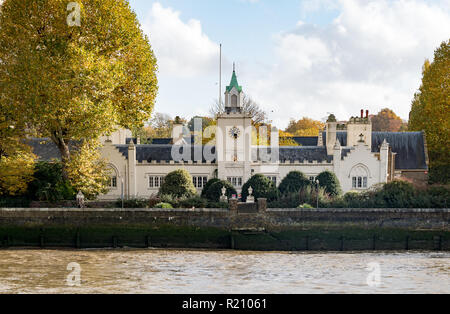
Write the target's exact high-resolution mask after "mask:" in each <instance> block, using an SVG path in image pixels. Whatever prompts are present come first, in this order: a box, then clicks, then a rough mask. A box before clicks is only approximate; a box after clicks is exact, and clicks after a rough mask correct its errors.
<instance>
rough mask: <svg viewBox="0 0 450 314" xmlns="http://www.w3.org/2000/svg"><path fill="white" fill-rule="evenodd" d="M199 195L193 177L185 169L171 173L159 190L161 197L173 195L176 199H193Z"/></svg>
mask: <svg viewBox="0 0 450 314" xmlns="http://www.w3.org/2000/svg"><path fill="white" fill-rule="evenodd" d="M196 194H197V190H196V189H195V187H194V183H193V182H192V177H191V175H190V174H189V172H187V171H186V170H184V169H178V170H175V171H173V172H171V173H169V174H168V175H167V176H166V177H165V178H164V183H163V185H162V186H161V188H160V189H159V195H172V196H174V197H191V196H194V195H196Z"/></svg>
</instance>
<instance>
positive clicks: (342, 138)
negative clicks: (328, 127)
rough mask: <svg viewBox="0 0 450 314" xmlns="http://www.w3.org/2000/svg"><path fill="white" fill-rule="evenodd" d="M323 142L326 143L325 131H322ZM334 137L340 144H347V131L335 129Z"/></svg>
mask: <svg viewBox="0 0 450 314" xmlns="http://www.w3.org/2000/svg"><path fill="white" fill-rule="evenodd" d="M322 136H323V143H324V144H326V142H327V133H326V132H323V133H322ZM336 138H337V139H338V140H339V142H340V143H341V146H347V131H337V132H336Z"/></svg>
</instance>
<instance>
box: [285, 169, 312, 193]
mask: <svg viewBox="0 0 450 314" xmlns="http://www.w3.org/2000/svg"><path fill="white" fill-rule="evenodd" d="M310 185H311V181H310V180H309V179H308V178H307V177H306V176H305V175H304V174H303V173H302V172H300V171H291V172H289V173H288V175H287V176H286V177H285V178H284V179H283V180H282V181H281V183H280V186H279V187H278V190H279V191H280V194H281V195H287V194H290V193H295V192H299V191H300V190H301V189H303V188H305V187H307V186H310Z"/></svg>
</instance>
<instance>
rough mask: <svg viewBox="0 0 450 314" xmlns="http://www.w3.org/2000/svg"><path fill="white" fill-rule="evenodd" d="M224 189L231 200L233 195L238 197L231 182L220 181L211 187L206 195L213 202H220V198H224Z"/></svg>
mask: <svg viewBox="0 0 450 314" xmlns="http://www.w3.org/2000/svg"><path fill="white" fill-rule="evenodd" d="M223 187H225V188H226V189H227V192H226V193H225V195H226V196H228V198H231V197H232V196H233V195H237V191H236V189H235V188H234V187H233V185H232V184H231V183H230V182H228V181H221V180H219V181H218V182H215V183H213V184H212V185H211V186H210V187H209V189H208V191H207V192H206V193H205V196H206V198H207V199H208V200H209V201H211V202H219V201H220V196H222V188H223Z"/></svg>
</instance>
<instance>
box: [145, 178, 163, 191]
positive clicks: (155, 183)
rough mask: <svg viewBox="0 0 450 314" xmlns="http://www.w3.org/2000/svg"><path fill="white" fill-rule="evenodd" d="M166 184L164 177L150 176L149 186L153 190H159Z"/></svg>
mask: <svg viewBox="0 0 450 314" xmlns="http://www.w3.org/2000/svg"><path fill="white" fill-rule="evenodd" d="M163 183H164V177H163V176H150V177H148V186H149V188H151V189H159V188H160V187H161V185H162V184H163Z"/></svg>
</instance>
